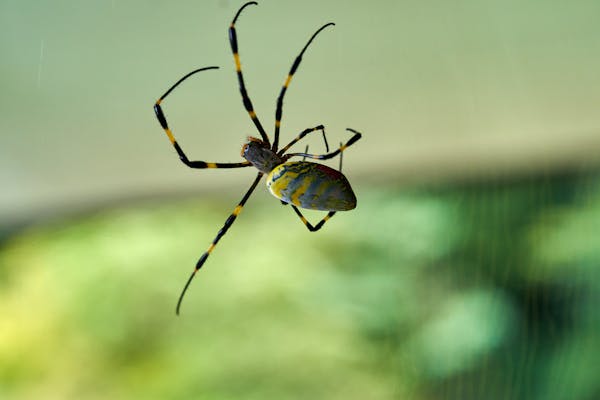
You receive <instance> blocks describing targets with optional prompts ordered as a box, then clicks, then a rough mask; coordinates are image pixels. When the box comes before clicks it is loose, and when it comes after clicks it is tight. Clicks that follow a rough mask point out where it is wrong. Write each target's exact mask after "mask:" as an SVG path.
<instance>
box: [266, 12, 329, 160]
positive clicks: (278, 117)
mask: <svg viewBox="0 0 600 400" xmlns="http://www.w3.org/2000/svg"><path fill="white" fill-rule="evenodd" d="M333 25H335V24H334V23H333V22H330V23H328V24H325V25H323V26H322V27H320V28H319V30H317V31H316V32H315V33H314V34H313V35H312V36H311V38H310V39H309V40H308V43H306V45H305V46H304V48H302V51H301V52H300V54H299V55H298V57H296V59H295V60H294V63H293V64H292V68H290V72H288V75H287V77H286V78H285V82H284V83H283V86H282V87H281V92H279V97H278V98H277V109H276V110H275V136H274V138H273V147H272V149H273V151H277V146H278V145H279V129H280V127H281V115H282V113H283V98H284V96H285V92H286V91H287V88H288V86H289V85H290V82H291V80H292V77H293V76H294V74H295V73H296V70H297V69H298V67H299V66H300V62H301V61H302V56H303V55H304V52H305V51H306V49H307V48H308V46H309V45H310V43H311V42H312V41H313V40H314V38H315V37H317V35H318V34H319V33H320V32H321V31H322V30H323V29H325V28H327V27H328V26H333Z"/></svg>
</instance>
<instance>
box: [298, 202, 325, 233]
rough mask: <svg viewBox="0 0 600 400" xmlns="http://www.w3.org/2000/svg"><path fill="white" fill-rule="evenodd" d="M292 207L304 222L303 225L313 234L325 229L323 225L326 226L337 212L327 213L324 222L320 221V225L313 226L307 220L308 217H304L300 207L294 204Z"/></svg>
mask: <svg viewBox="0 0 600 400" xmlns="http://www.w3.org/2000/svg"><path fill="white" fill-rule="evenodd" d="M291 206H292V208H293V209H294V211H295V212H296V214H297V215H298V217H300V220H301V221H302V223H303V224H304V225H305V226H306V227H307V228H308V230H309V231H311V232H316V231H318V230H319V229H321V228H322V227H323V225H325V222H327V221H329V219H330V218H331V217H333V216H334V215H335V211H329V212H328V213H327V215H326V216H325V217H324V218H323V219H322V220H320V221H319V223H318V224H316V225H314V226H313V225H312V224H311V223H310V222H308V220H307V219H306V217H305V216H304V215H302V213H301V212H300V210H298V207H296V206H295V205H293V204H291Z"/></svg>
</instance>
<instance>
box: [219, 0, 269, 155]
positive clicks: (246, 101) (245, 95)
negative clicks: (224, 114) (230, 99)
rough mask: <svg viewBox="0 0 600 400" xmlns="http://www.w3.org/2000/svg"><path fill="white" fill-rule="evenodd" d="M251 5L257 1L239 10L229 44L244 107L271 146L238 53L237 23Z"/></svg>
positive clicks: (232, 23) (232, 24)
mask: <svg viewBox="0 0 600 400" xmlns="http://www.w3.org/2000/svg"><path fill="white" fill-rule="evenodd" d="M251 4H254V5H257V4H258V3H257V2H255V1H250V2H248V3H246V4H244V5H243V6H242V7H241V8H240V9H239V10H238V12H237V14H235V17H234V18H233V21H232V22H231V25H230V26H229V43H230V44H231V51H232V52H233V60H234V61H235V70H236V72H237V77H238V83H239V85H240V94H241V95H242V101H243V102H244V107H245V108H246V111H247V112H248V115H250V118H251V119H252V122H254V125H256V129H258V132H259V133H260V136H261V138H262V140H263V142H265V143H267V144H269V143H270V141H269V137H268V136H267V133H266V132H265V129H264V128H263V126H262V124H261V123H260V121H259V120H258V117H257V116H256V112H254V106H252V101H251V100H250V97H249V96H248V91H247V90H246V84H245V83H244V75H243V74H242V65H241V63H240V55H239V53H238V43H237V35H236V33H235V22H236V21H237V19H238V17H239V16H240V14H241V13H242V10H243V9H244V8H246V7H247V6H249V5H251Z"/></svg>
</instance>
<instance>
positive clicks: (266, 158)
mask: <svg viewBox="0 0 600 400" xmlns="http://www.w3.org/2000/svg"><path fill="white" fill-rule="evenodd" d="M242 157H244V158H245V159H246V160H248V161H249V162H250V163H252V165H254V166H255V167H256V168H257V169H258V170H259V171H260V172H263V173H265V174H268V173H269V172H271V171H272V170H273V168H275V167H276V166H278V165H279V164H283V163H284V162H285V160H286V159H287V158H286V157H280V156H278V155H277V153H275V152H274V151H273V150H271V146H269V144H267V143H265V142H263V141H262V140H260V139H257V138H255V137H252V136H248V141H247V142H246V143H245V144H244V145H243V146H242Z"/></svg>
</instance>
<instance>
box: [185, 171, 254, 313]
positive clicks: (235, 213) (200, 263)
mask: <svg viewBox="0 0 600 400" xmlns="http://www.w3.org/2000/svg"><path fill="white" fill-rule="evenodd" d="M262 176H263V173H262V172H259V173H258V175H256V178H255V179H254V182H252V185H251V186H250V189H248V191H247V192H246V194H245V195H244V197H242V200H240V202H239V203H238V205H237V206H236V207H235V208H234V209H233V212H232V213H231V215H230V216H229V217H228V218H227V220H226V221H225V224H224V225H223V227H222V228H221V229H220V230H219V232H218V233H217V236H216V237H215V238H214V239H213V241H212V243H211V244H210V246H208V249H206V251H205V252H204V254H202V256H201V257H200V259H199V260H198V262H197V263H196V266H195V267H194V271H193V272H192V274H191V275H190V277H189V278H188V280H187V282H186V284H185V286H184V287H183V290H182V291H181V294H180V295H179V300H177V308H176V309H175V312H176V313H177V315H179V309H180V308H181V301H182V300H183V296H184V295H185V292H186V291H187V289H188V287H189V286H190V283H191V282H192V279H194V276H196V272H198V270H199V269H200V268H202V266H203V265H204V263H205V262H206V259H207V258H208V256H209V255H210V253H212V251H213V250H214V249H215V247H216V246H217V243H219V240H221V238H222V237H223V236H224V235H225V233H227V230H228V229H229V228H230V227H231V225H233V223H234V221H235V219H236V218H237V216H238V215H239V213H240V212H242V208H244V204H246V201H248V198H249V197H250V195H251V194H252V192H253V191H254V189H255V188H256V185H257V184H258V182H259V181H260V178H262Z"/></svg>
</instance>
